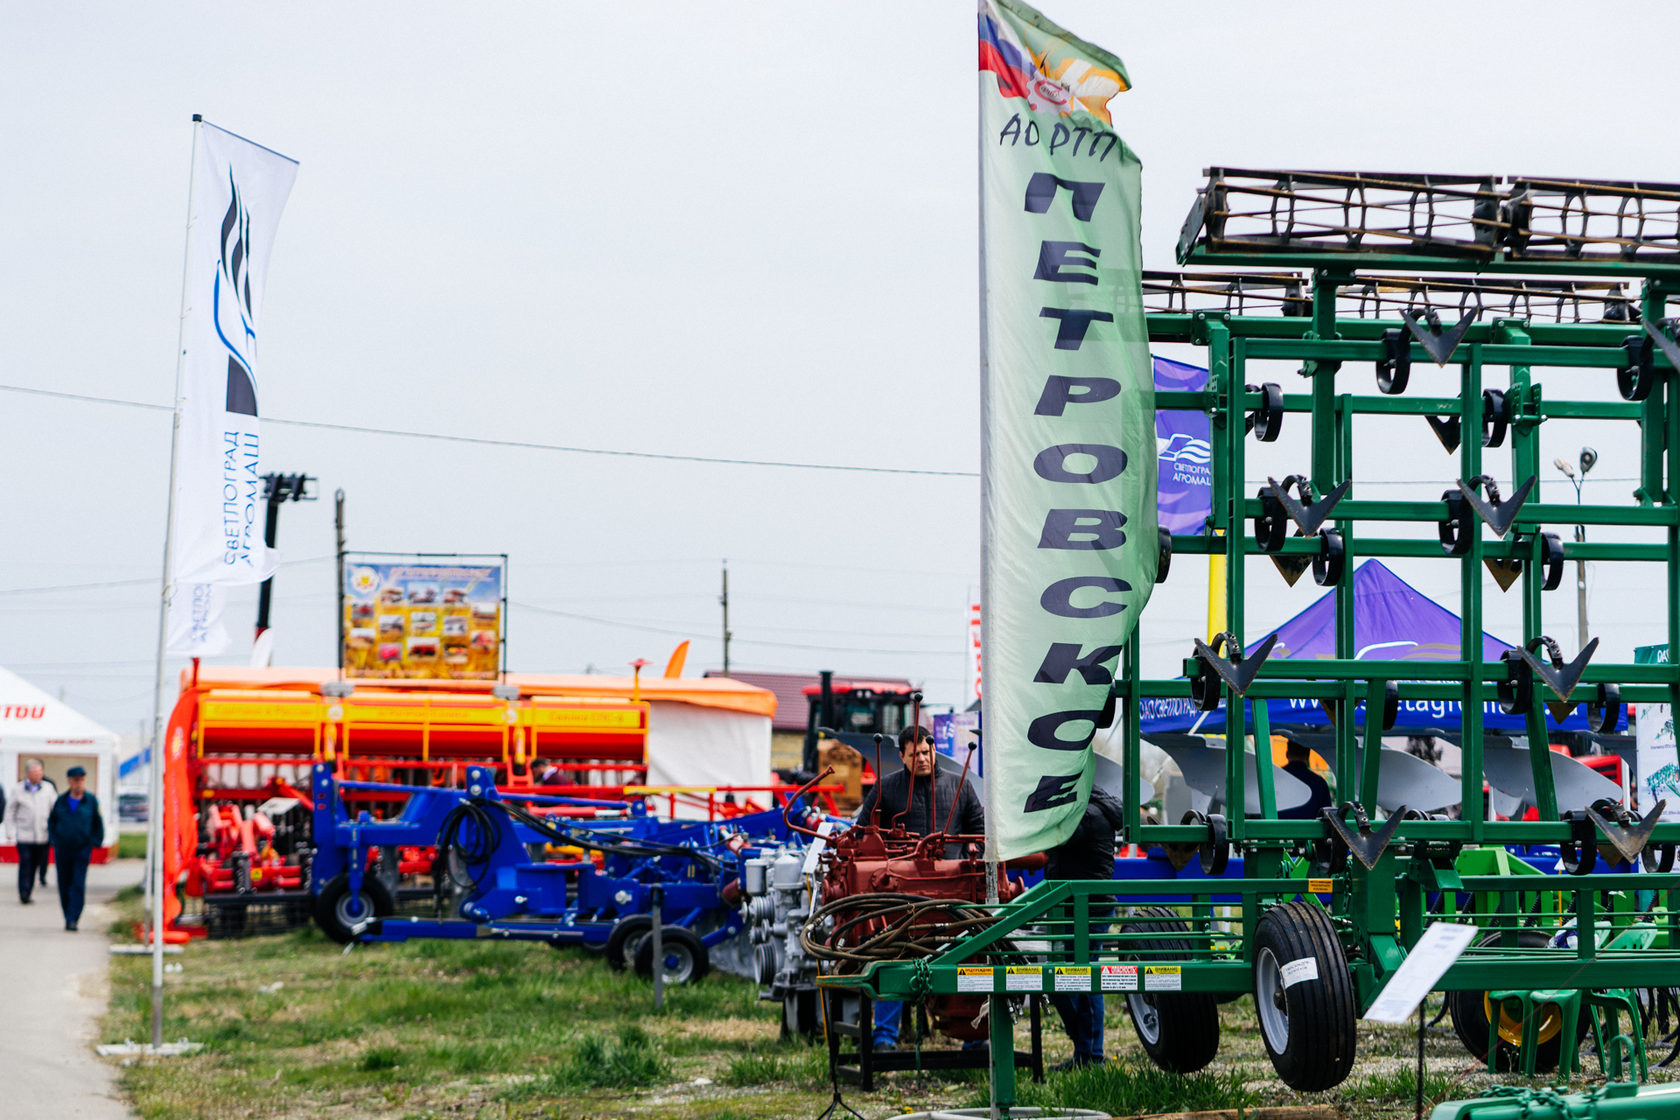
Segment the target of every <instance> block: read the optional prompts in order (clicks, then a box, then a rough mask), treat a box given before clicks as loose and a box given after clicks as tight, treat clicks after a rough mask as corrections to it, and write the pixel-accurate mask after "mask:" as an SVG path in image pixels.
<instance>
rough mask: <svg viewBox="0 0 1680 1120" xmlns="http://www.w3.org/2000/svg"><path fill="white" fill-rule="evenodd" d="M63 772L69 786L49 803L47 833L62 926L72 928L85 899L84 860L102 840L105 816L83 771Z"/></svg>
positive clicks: (79, 916) (91, 856)
mask: <svg viewBox="0 0 1680 1120" xmlns="http://www.w3.org/2000/svg"><path fill="white" fill-rule="evenodd" d="M64 776H65V777H66V778H68V779H69V788H68V789H66V790H65V791H64V793H63V794H61V795H60V796H59V799H58V800H57V801H55V802H54V803H53V807H52V812H51V813H50V814H48V816H47V835H48V837H49V838H50V839H51V841H52V848H53V859H54V860H55V861H56V862H57V863H58V904H59V906H61V907H62V908H63V910H64V928H65V929H67V930H70V931H72V932H74V931H75V929H76V923H78V922H80V921H81V919H82V904H83V903H84V902H85V901H86V899H87V869H88V862H89V861H90V860H92V859H93V850H94V849H95V848H97V847H100V846H101V845H103V844H104V843H105V818H104V817H103V816H101V815H100V813H99V798H97V797H95V796H94V795H93V794H91V793H89V792H88V790H87V771H86V770H85V769H83V768H82V767H80V766H72V767H70V769H69V770H67V771H65V773H64Z"/></svg>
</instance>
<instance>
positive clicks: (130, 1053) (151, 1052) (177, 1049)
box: [93, 1039, 204, 1058]
mask: <svg viewBox="0 0 1680 1120" xmlns="http://www.w3.org/2000/svg"><path fill="white" fill-rule="evenodd" d="M93 1049H94V1052H95V1053H97V1054H98V1055H99V1056H100V1057H101V1058H141V1057H145V1058H179V1057H181V1056H182V1055H184V1054H196V1053H198V1052H199V1051H200V1050H202V1049H204V1043H202V1042H188V1041H187V1040H186V1039H181V1040H180V1041H179V1042H165V1043H163V1044H162V1045H160V1046H150V1045H147V1044H146V1043H143V1042H117V1043H112V1044H110V1045H106V1046H95V1047H94V1048H93Z"/></svg>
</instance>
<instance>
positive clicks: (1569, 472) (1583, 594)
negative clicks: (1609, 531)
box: [1552, 447, 1598, 649]
mask: <svg viewBox="0 0 1680 1120" xmlns="http://www.w3.org/2000/svg"><path fill="white" fill-rule="evenodd" d="M1579 462H1580V468H1581V469H1580V473H1578V474H1577V473H1576V470H1575V464H1574V463H1571V462H1570V461H1569V460H1568V459H1565V458H1563V457H1562V456H1561V455H1560V456H1559V457H1558V458H1556V459H1553V460H1552V466H1554V467H1556V468H1557V469H1558V470H1559V471H1561V472H1562V473H1563V477H1565V478H1567V479H1568V480H1569V481H1570V482H1572V483H1574V484H1575V508H1576V509H1577V510H1579V509H1580V508H1581V484H1582V483H1583V482H1585V481H1586V480H1587V472H1588V471H1590V470H1592V469H1593V464H1594V463H1597V462H1598V452H1596V451H1594V450H1593V449H1592V448H1590V447H1583V448H1581V458H1580V460H1579ZM1586 539H1587V527H1586V526H1585V525H1582V524H1580V523H1579V522H1577V523H1576V525H1575V543H1576V544H1584V543H1586ZM1575 628H1576V633H1577V636H1578V638H1579V642H1578V644H1577V645H1576V647H1575V648H1576V649H1585V648H1587V562H1586V561H1585V560H1583V559H1582V558H1581V557H1579V556H1577V557H1576V558H1575Z"/></svg>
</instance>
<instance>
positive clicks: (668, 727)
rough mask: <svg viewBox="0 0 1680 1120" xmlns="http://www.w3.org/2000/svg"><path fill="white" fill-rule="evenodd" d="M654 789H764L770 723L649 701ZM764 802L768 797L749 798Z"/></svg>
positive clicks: (649, 763)
mask: <svg viewBox="0 0 1680 1120" xmlns="http://www.w3.org/2000/svg"><path fill="white" fill-rule="evenodd" d="M649 701H650V702H649V704H648V707H649V711H648V739H647V766H648V774H647V781H648V785H650V786H762V785H764V784H765V783H766V782H770V781H774V780H775V775H774V774H772V773H771V772H770V717H769V716H761V715H755V714H753V713H751V712H743V711H739V710H735V709H730V708H707V707H701V706H700V705H698V704H683V703H678V702H675V701H671V700H655V699H652V697H649ZM746 796H751V797H754V798H755V799H756V800H759V801H763V800H764V799H765V795H764V794H756V795H746Z"/></svg>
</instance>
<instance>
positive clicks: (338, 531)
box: [333, 489, 344, 677]
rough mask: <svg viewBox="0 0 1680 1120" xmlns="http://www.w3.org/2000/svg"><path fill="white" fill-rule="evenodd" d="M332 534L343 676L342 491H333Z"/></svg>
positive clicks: (339, 671)
mask: <svg viewBox="0 0 1680 1120" xmlns="http://www.w3.org/2000/svg"><path fill="white" fill-rule="evenodd" d="M333 534H334V535H335V536H336V537H337V539H338V551H337V556H338V590H337V591H336V592H335V594H336V595H337V598H338V674H339V676H341V677H342V676H343V675H344V491H343V490H342V489H340V490H334V491H333Z"/></svg>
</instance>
